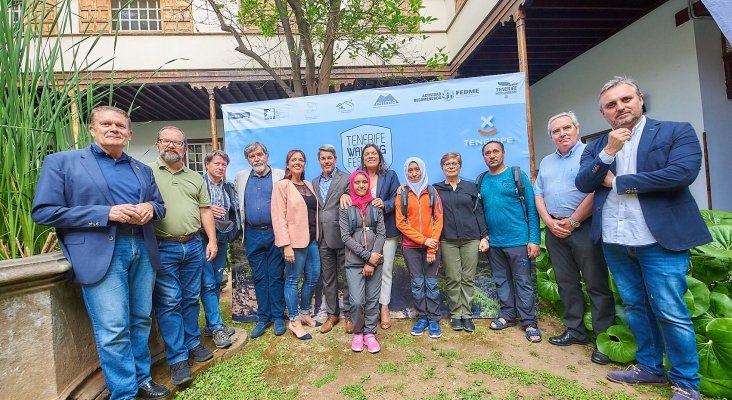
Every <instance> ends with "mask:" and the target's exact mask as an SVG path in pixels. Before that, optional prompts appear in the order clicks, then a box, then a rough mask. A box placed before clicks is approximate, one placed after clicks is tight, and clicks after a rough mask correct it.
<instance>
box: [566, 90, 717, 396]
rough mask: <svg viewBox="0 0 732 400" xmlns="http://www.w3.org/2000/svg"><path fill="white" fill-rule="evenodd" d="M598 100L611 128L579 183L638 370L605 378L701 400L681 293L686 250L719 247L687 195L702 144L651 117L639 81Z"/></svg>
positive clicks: (681, 128)
mask: <svg viewBox="0 0 732 400" xmlns="http://www.w3.org/2000/svg"><path fill="white" fill-rule="evenodd" d="M598 100H599V101H598V103H599V106H600V107H599V108H600V113H601V114H602V116H603V117H604V118H605V120H606V121H607V122H608V124H610V126H611V127H612V129H613V130H612V131H610V133H608V134H607V135H605V136H603V137H602V138H600V139H598V140H595V141H594V142H591V143H590V144H588V145H587V147H586V148H585V151H584V153H583V154H582V159H581V161H580V169H579V172H578V173H577V178H576V179H575V183H576V185H577V188H578V189H579V190H581V191H583V192H585V193H590V192H592V191H595V199H594V210H595V211H594V214H595V217H594V218H593V220H592V227H591V228H592V229H591V231H590V232H591V235H592V238H593V239H594V240H595V241H596V242H599V241H600V239H602V242H601V243H602V249H603V252H604V254H605V260H606V261H607V264H608V266H609V267H610V272H612V274H613V278H614V279H615V283H616V284H617V287H618V293H619V294H620V298H622V299H623V304H624V305H625V316H626V318H627V319H628V326H630V330H631V331H632V332H633V338H634V339H635V341H636V343H637V344H638V352H637V353H636V360H637V361H638V364H636V365H631V366H629V367H628V369H626V370H624V371H610V372H608V374H607V379H609V380H611V381H613V382H619V383H625V384H631V385H632V384H646V385H666V384H667V383H668V380H670V381H671V384H672V385H673V392H674V394H673V397H672V399H673V400H698V399H699V398H700V395H699V383H700V378H699V373H698V372H699V358H698V357H697V352H696V338H695V336H694V326H693V324H692V322H691V316H690V315H689V309H688V308H687V306H686V302H685V301H684V293H686V290H687V283H686V273H687V272H688V270H689V249H691V248H694V247H696V246H699V245H702V244H704V243H708V242H710V241H711V240H712V237H711V235H710V233H709V230H708V229H707V227H706V225H705V224H704V220H702V217H701V215H700V213H699V208H698V207H697V205H696V201H694V197H693V196H692V195H691V192H690V191H689V185H691V183H692V182H694V180H695V179H696V177H697V175H699V169H700V168H701V156H702V152H701V147H700V146H699V139H698V138H697V136H696V132H694V128H692V127H691V125H690V124H689V123H687V122H669V121H656V120H653V119H650V118H646V117H645V116H644V115H643V94H642V93H641V91H640V89H639V88H638V85H637V84H636V83H635V81H633V80H632V79H629V78H626V77H617V76H616V77H615V78H613V79H611V80H610V81H608V82H607V83H606V84H605V85H604V86H603V87H602V89H601V90H600V96H599V98H598ZM664 350H665V352H666V355H667V356H668V359H669V361H670V364H671V368H670V369H669V371H668V380H667V379H666V374H664V372H665V371H664V365H663V364H664V362H663V353H664Z"/></svg>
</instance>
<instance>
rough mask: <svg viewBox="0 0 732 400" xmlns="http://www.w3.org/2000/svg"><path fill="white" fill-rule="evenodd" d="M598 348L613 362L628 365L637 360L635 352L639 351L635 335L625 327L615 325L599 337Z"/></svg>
mask: <svg viewBox="0 0 732 400" xmlns="http://www.w3.org/2000/svg"><path fill="white" fill-rule="evenodd" d="M597 348H598V349H599V350H600V351H601V352H602V353H603V354H605V355H607V356H608V357H610V359H611V360H613V361H615V362H619V363H627V362H631V361H633V360H635V352H636V351H637V350H638V345H636V343H635V340H633V333H632V332H631V331H630V328H628V327H627V326H625V325H613V326H611V327H609V328H608V329H607V331H606V332H603V333H601V334H599V335H597Z"/></svg>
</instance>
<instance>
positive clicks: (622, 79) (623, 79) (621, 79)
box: [597, 76, 643, 103]
mask: <svg viewBox="0 0 732 400" xmlns="http://www.w3.org/2000/svg"><path fill="white" fill-rule="evenodd" d="M618 85H628V86H630V87H632V88H633V89H635V94H637V95H638V97H641V96H643V93H641V90H640V87H638V84H637V83H635V81H634V80H633V79H632V78H629V77H627V76H614V77H613V79H610V80H609V81H607V83H605V84H604V85H602V89H600V94H599V95H598V96H597V101H598V103H599V102H600V97H602V95H603V94H604V93H605V92H607V91H608V90H610V89H612V88H614V87H615V86H618Z"/></svg>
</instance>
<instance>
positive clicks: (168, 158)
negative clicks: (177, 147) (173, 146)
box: [160, 151, 183, 163]
mask: <svg viewBox="0 0 732 400" xmlns="http://www.w3.org/2000/svg"><path fill="white" fill-rule="evenodd" d="M160 158H161V159H162V160H163V161H165V162H169V163H175V162H178V161H180V160H182V159H183V156H182V155H180V154H178V153H175V152H169V151H161V152H160Z"/></svg>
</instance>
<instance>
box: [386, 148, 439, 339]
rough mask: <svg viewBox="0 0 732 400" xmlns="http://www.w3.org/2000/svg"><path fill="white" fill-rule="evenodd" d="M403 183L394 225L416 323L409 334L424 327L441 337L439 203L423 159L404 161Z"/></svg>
mask: <svg viewBox="0 0 732 400" xmlns="http://www.w3.org/2000/svg"><path fill="white" fill-rule="evenodd" d="M404 175H405V176H406V178H407V184H406V186H405V187H404V188H403V190H401V192H400V193H399V195H397V198H396V204H395V206H396V225H397V229H399V231H400V232H401V233H402V254H403V255H404V262H405V263H406V264H407V268H408V269H409V276H410V279H411V283H412V298H413V299H414V309H415V311H416V312H417V323H416V324H415V325H414V327H413V328H412V335H414V336H419V335H421V334H422V332H424V331H425V329H428V330H429V335H430V337H431V338H433V339H437V338H439V337H440V336H442V330H441V329H440V319H441V315H440V302H439V299H440V288H439V286H438V285H437V272H438V271H439V268H440V258H439V257H438V255H437V253H438V252H439V247H440V235H441V234H442V202H441V201H440V196H439V195H438V194H437V191H436V190H435V189H434V188H433V187H432V186H430V185H429V183H428V181H427V170H426V168H425V164H424V161H422V160H421V159H420V158H417V157H410V158H408V159H407V161H406V162H405V163H404Z"/></svg>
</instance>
